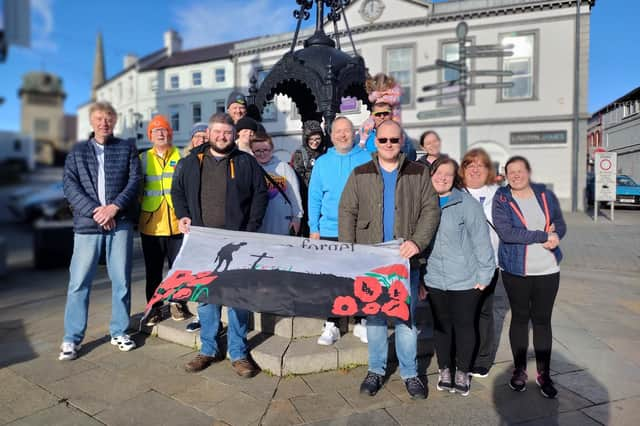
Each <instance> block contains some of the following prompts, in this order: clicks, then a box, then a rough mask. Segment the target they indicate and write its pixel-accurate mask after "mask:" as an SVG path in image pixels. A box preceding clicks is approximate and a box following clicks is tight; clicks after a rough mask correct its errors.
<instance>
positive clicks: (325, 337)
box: [318, 321, 340, 346]
mask: <svg viewBox="0 0 640 426" xmlns="http://www.w3.org/2000/svg"><path fill="white" fill-rule="evenodd" d="M338 339H340V330H339V329H338V327H336V325H335V324H334V323H333V322H331V321H327V322H325V323H324V328H323V329H322V334H321V335H320V337H318V344H319V345H323V346H331V345H333V344H334V343H335V342H337V341H338Z"/></svg>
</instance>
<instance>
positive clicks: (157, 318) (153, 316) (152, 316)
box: [144, 308, 163, 327]
mask: <svg viewBox="0 0 640 426" xmlns="http://www.w3.org/2000/svg"><path fill="white" fill-rule="evenodd" d="M162 320H163V318H162V311H161V310H160V308H151V312H149V316H148V317H147V322H146V323H145V324H144V325H146V326H147V327H154V326H156V325H157V324H158V323H159V322H162Z"/></svg>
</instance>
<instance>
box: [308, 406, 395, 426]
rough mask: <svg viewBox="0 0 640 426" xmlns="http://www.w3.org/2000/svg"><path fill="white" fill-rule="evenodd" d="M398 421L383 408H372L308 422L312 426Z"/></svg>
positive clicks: (378, 425)
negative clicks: (343, 415)
mask: <svg viewBox="0 0 640 426" xmlns="http://www.w3.org/2000/svg"><path fill="white" fill-rule="evenodd" d="M397 424H398V422H396V421H395V420H394V418H393V417H391V415H390V414H389V413H387V412H386V411H385V410H382V409H380V410H373V411H368V412H366V413H356V414H353V415H351V416H349V417H341V418H334V419H331V420H322V421H319V422H314V423H309V425H313V426H371V425H375V426H392V425H393V426H395V425H397Z"/></svg>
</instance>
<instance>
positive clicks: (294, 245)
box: [146, 227, 412, 321]
mask: <svg viewBox="0 0 640 426" xmlns="http://www.w3.org/2000/svg"><path fill="white" fill-rule="evenodd" d="M398 247H399V246H398V244H397V243H391V244H389V243H387V244H382V245H377V246H368V245H360V244H350V243H342V242H335V241H325V240H311V239H305V238H299V237H289V236H280V235H268V234H258V233H249V232H234V231H226V230H221V229H214V228H201V227H192V228H191V232H190V233H189V234H188V235H186V236H185V239H184V241H183V243H182V248H181V250H180V254H179V255H178V257H177V259H176V261H175V262H174V265H173V268H172V269H171V271H169V273H168V276H167V278H166V279H165V280H164V281H163V282H162V284H161V285H160V286H159V287H158V289H157V290H156V293H155V295H154V297H153V298H152V299H151V301H149V304H148V305H147V310H146V312H147V313H148V312H149V310H150V308H151V306H152V305H153V304H155V303H156V302H159V301H192V302H207V303H215V304H219V305H225V306H231V307H235V308H242V309H247V310H250V311H253V312H264V313H272V314H278V315H283V316H304V317H312V318H326V317H330V316H353V315H385V316H387V317H389V318H396V319H400V320H403V321H408V320H409V315H410V313H409V304H410V300H411V299H410V298H411V297H412V295H411V293H410V286H409V262H408V260H407V259H404V258H402V257H401V256H400V255H399V249H398Z"/></svg>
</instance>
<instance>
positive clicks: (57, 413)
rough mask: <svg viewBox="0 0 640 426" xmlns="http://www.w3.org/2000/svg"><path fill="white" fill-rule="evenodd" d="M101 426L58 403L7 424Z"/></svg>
mask: <svg viewBox="0 0 640 426" xmlns="http://www.w3.org/2000/svg"><path fill="white" fill-rule="evenodd" d="M102 424H103V423H101V422H99V421H97V420H95V419H94V418H93V417H91V416H88V415H87V414H85V413H83V412H82V411H80V410H78V409H77V408H74V407H72V406H71V405H69V404H66V403H59V404H57V405H54V406H53V407H49V408H45V409H44V410H40V411H38V412H37V413H35V414H31V415H29V416H26V417H22V418H21V419H18V420H16V421H14V422H11V423H8V425H9V426H51V425H55V426H99V425H102Z"/></svg>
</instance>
